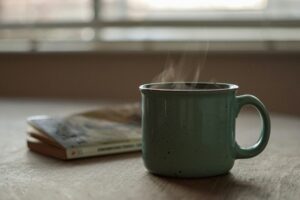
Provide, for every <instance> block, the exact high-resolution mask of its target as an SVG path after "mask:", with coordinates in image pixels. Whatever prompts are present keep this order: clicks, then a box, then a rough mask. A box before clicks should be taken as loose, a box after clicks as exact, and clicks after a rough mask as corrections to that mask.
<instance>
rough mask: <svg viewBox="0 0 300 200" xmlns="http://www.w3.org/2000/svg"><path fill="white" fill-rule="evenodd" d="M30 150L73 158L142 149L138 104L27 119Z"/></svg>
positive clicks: (60, 157) (56, 156) (63, 157)
mask: <svg viewBox="0 0 300 200" xmlns="http://www.w3.org/2000/svg"><path fill="white" fill-rule="evenodd" d="M27 124H28V129H27V135H28V137H27V145H28V147H29V149H30V150H32V151H34V152H37V153H40V154H43V155H46V156H51V157H55V158H58V159H63V160H69V159H76V158H83V157H90V156H100V155H108V154H116V153H124V152H132V151H140V150H141V115H140V106H139V105H138V104H131V105H118V106H110V107H103V108H101V109H98V110H94V111H90V112H84V113H78V114H74V115H71V116H66V117H51V116H40V115H39V116H31V117H29V118H28V119H27Z"/></svg>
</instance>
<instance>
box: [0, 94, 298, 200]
mask: <svg viewBox="0 0 300 200" xmlns="http://www.w3.org/2000/svg"><path fill="white" fill-rule="evenodd" d="M99 105H101V103H95V102H94V103H83V102H80V103H78V102H77V103H75V102H66V101H65V102H60V101H52V102H49V101H48V102H43V101H32V100H26V101H25V100H9V99H6V100H0V110H1V113H0V148H1V151H0V199H1V200H2V199H3V200H4V199H25V200H26V199H28V200H29V199H30V200H34V199H97V200H98V199H143V200H148V199H149V200H150V199H170V200H171V199H172V200H174V199H251V200H252V199H299V197H300V118H296V117H292V116H284V115H278V114H273V115H272V116H271V121H272V132H271V139H270V142H269V145H268V146H267V148H266V150H265V151H264V152H263V153H262V154H260V155H259V156H257V157H255V158H252V159H245V160H237V161H236V162H235V166H234V167H233V169H232V170H231V172H230V173H229V174H228V175H225V176H218V177H212V178H204V179H171V178H164V177H158V176H154V175H151V174H150V173H148V172H147V171H146V170H145V168H144V166H143V163H142V159H141V154H140V153H133V154H132V153H131V154H124V155H115V156H106V157H97V158H89V159H82V160H75V161H60V160H55V159H52V158H48V157H44V156H41V155H38V154H35V153H33V152H30V151H28V149H27V147H26V143H25V138H26V134H25V131H26V123H25V118H26V117H27V116H28V115H33V114H45V113H46V114H51V115H63V114H69V113H72V112H78V111H82V110H85V109H92V108H95V107H97V106H99ZM258 122H259V121H258V117H257V116H256V114H253V113H243V114H241V115H240V116H239V119H238V126H237V135H238V141H239V142H240V143H241V144H242V145H246V144H250V143H253V142H255V140H256V138H257V133H256V132H257V130H258V128H256V126H257V125H259V123H258Z"/></svg>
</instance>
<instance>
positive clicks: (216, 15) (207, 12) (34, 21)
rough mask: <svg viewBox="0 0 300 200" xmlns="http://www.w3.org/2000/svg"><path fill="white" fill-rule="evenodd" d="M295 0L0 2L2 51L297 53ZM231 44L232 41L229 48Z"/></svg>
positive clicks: (299, 35)
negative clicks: (281, 51) (273, 51)
mask: <svg viewBox="0 0 300 200" xmlns="http://www.w3.org/2000/svg"><path fill="white" fill-rule="evenodd" d="M299 9H300V2H299V1H298V0H214V1H208V0H185V1H181V0H163V1H161V0H64V1H60V0H51V1H47V0H0V51H95V50H108V51H110V50H111V51H114V50H121V51H122V50H124V51H128V50H129V51H145V50H147V51H160V50H163V51H164V50H167V51H172V50H175V51H176V50H201V48H207V44H208V43H209V46H210V49H211V50H220V51H227V50H237V51H241V50H246V51H249V50H250V51H251V50H255V51H257V50H288V51H291V50H299V49H300V43H299V41H300V27H299V26H300V12H299V11H298V10H299ZM228 44H230V45H228Z"/></svg>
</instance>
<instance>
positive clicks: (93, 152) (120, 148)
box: [66, 141, 142, 159]
mask: <svg viewBox="0 0 300 200" xmlns="http://www.w3.org/2000/svg"><path fill="white" fill-rule="evenodd" d="M141 147H142V144H141V142H140V141H139V142H133V143H123V144H116V145H114V146H111V145H110V146H104V145H103V144H102V145H96V146H87V147H77V148H70V149H67V151H66V153H67V159H75V158H82V157H90V156H100V155H109V154H116V153H123V152H124V153H125V152H132V151H139V150H141Z"/></svg>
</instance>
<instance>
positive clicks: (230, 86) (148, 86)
mask: <svg viewBox="0 0 300 200" xmlns="http://www.w3.org/2000/svg"><path fill="white" fill-rule="evenodd" d="M167 84H203V85H219V86H223V88H211V89H198V88H195V89H192V90H191V89H172V88H168V89H166V88H151V86H154V85H167ZM224 86H225V87H224ZM238 88H239V86H238V85H235V84H232V83H221V82H188V81H187V82H186V81H182V82H176V81H175V82H154V83H146V84H143V85H140V86H139V89H140V91H141V92H143V91H149V92H150V91H153V92H225V91H231V90H237V89H238Z"/></svg>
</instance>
